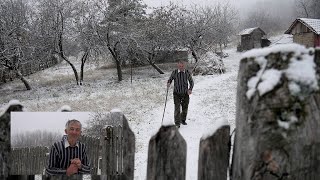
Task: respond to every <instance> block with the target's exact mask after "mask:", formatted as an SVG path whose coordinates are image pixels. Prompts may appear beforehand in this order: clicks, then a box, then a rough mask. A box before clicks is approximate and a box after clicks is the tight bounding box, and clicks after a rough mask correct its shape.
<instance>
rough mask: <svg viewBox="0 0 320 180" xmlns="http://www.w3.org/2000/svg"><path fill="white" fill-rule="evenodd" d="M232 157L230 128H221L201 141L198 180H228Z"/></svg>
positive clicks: (226, 126) (225, 126)
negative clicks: (230, 156) (230, 157)
mask: <svg viewBox="0 0 320 180" xmlns="http://www.w3.org/2000/svg"><path fill="white" fill-rule="evenodd" d="M229 155H230V126H229V125H224V126H222V127H220V128H219V129H218V130H217V131H216V132H215V133H214V134H213V135H211V136H209V137H204V138H202V139H201V140H200V148H199V161H198V180H212V179H219V180H227V174H228V167H229Z"/></svg>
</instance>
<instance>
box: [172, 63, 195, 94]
mask: <svg viewBox="0 0 320 180" xmlns="http://www.w3.org/2000/svg"><path fill="white" fill-rule="evenodd" d="M173 80H174V89H173V92H174V93H178V94H186V93H187V92H188V90H191V91H192V88H193V85H194V83H193V79H192V75H191V74H190V72H189V71H188V70H187V69H186V70H184V71H180V70H179V69H176V70H174V71H173V72H172V73H171V76H170V78H169V80H168V83H169V84H171V82H172V81H173ZM188 82H189V88H188Z"/></svg>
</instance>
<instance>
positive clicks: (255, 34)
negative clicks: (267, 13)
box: [237, 27, 271, 51]
mask: <svg viewBox="0 0 320 180" xmlns="http://www.w3.org/2000/svg"><path fill="white" fill-rule="evenodd" d="M239 35H240V36H241V41H240V45H239V46H238V47H237V50H238V51H246V50H250V49H253V48H261V47H266V46H269V45H270V43H271V42H270V41H269V40H268V39H267V38H265V36H266V33H265V32H264V31H263V30H262V29H260V28H259V27H254V28H249V29H244V30H242V31H241V32H240V33H239Z"/></svg>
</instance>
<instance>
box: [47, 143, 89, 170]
mask: <svg viewBox="0 0 320 180" xmlns="http://www.w3.org/2000/svg"><path fill="white" fill-rule="evenodd" d="M74 158H79V159H80V160H81V164H82V166H81V169H79V170H78V174H88V173H90V165H89V160H88V156H87V152H86V146H85V144H83V143H81V142H79V141H78V142H77V144H76V146H74V147H71V146H69V143H68V141H67V139H66V138H65V137H64V138H63V139H62V141H59V142H55V143H54V144H53V145H52V147H51V150H50V154H49V161H48V166H47V168H46V174H48V175H63V174H66V171H67V168H68V167H69V166H70V164H71V160H72V159H74Z"/></svg>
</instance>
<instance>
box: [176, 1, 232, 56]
mask: <svg viewBox="0 0 320 180" xmlns="http://www.w3.org/2000/svg"><path fill="white" fill-rule="evenodd" d="M173 14H174V15H172V17H173V19H172V21H171V25H170V26H171V27H172V33H174V37H176V38H175V40H177V41H178V42H179V43H180V46H181V47H184V48H188V49H189V50H190V52H191V54H192V56H193V58H194V59H195V61H196V62H198V61H199V56H200V55H201V54H203V53H205V52H207V51H209V50H211V49H212V48H214V47H215V46H216V45H219V46H220V50H221V49H222V48H221V45H222V44H226V43H227V42H228V38H229V37H230V35H231V34H233V32H234V28H233V22H234V20H235V17H236V14H237V13H236V11H235V9H234V8H232V6H230V5H229V4H220V3H218V4H216V5H214V6H203V7H201V6H193V7H192V8H191V10H187V9H185V8H181V7H180V8H178V9H177V10H176V11H174V12H173ZM199 54H200V55H199Z"/></svg>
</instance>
